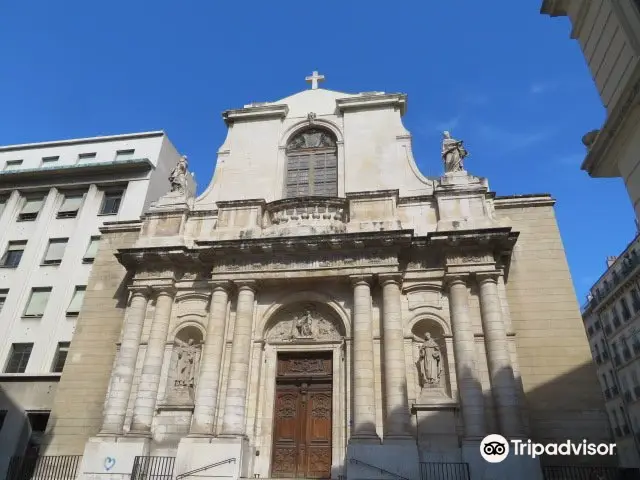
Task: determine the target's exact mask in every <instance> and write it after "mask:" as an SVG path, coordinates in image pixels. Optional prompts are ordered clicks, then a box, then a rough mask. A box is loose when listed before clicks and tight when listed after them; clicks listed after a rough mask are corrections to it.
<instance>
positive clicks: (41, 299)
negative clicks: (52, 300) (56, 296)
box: [23, 287, 51, 317]
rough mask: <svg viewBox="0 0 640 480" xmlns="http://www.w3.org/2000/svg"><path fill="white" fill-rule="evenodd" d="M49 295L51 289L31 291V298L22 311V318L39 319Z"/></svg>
mask: <svg viewBox="0 0 640 480" xmlns="http://www.w3.org/2000/svg"><path fill="white" fill-rule="evenodd" d="M49 295H51V287H44V288H34V289H32V290H31V296H30V297H29V302H28V303H27V308H25V310H24V315H23V316H24V317H41V316H43V315H44V310H45V308H46V307H47V302H48V301H49Z"/></svg>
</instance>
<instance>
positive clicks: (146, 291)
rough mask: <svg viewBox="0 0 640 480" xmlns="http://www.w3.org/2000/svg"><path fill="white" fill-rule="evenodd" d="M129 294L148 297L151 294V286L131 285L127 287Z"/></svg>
mask: <svg viewBox="0 0 640 480" xmlns="http://www.w3.org/2000/svg"><path fill="white" fill-rule="evenodd" d="M129 292H130V293H131V296H132V297H133V296H139V297H145V298H149V296H150V295H151V288H150V287H149V286H147V285H132V286H130V287H129Z"/></svg>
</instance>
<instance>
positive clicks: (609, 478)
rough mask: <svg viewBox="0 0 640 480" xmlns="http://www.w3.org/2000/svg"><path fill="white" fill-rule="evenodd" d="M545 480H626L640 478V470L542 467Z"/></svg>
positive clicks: (573, 466)
mask: <svg viewBox="0 0 640 480" xmlns="http://www.w3.org/2000/svg"><path fill="white" fill-rule="evenodd" d="M542 475H543V476H544V480H624V479H627V478H629V479H631V478H640V477H638V475H640V469H637V468H620V467H598V466H586V465H562V466H555V467H554V466H545V467H542Z"/></svg>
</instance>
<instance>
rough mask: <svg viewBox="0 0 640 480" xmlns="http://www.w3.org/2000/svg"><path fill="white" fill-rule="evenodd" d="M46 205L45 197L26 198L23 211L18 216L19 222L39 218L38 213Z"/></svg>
mask: <svg viewBox="0 0 640 480" xmlns="http://www.w3.org/2000/svg"><path fill="white" fill-rule="evenodd" d="M43 203H44V197H31V198H26V199H25V202H24V205H23V206H22V210H20V213H19V214H18V221H20V222H28V221H31V220H35V219H36V218H38V213H40V209H41V208H42V204H43Z"/></svg>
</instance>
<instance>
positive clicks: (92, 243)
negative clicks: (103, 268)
mask: <svg viewBox="0 0 640 480" xmlns="http://www.w3.org/2000/svg"><path fill="white" fill-rule="evenodd" d="M99 243H100V236H96V237H91V240H89V245H88V246H87V251H86V252H84V257H82V262H83V263H93V260H94V258H96V253H97V252H98V244H99Z"/></svg>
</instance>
